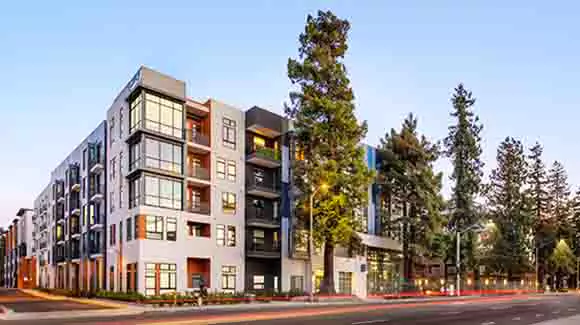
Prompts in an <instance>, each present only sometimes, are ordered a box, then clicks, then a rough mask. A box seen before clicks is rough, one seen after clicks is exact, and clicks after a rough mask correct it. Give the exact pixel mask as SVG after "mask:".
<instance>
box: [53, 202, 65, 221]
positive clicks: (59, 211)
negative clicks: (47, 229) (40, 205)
mask: <svg viewBox="0 0 580 325" xmlns="http://www.w3.org/2000/svg"><path fill="white" fill-rule="evenodd" d="M54 219H55V220H56V222H61V221H64V205H60V208H59V207H58V206H57V208H56V210H55V214H54Z"/></svg>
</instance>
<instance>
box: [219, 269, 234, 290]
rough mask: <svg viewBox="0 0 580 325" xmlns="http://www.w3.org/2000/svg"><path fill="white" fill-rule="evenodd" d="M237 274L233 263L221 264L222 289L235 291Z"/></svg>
mask: <svg viewBox="0 0 580 325" xmlns="http://www.w3.org/2000/svg"><path fill="white" fill-rule="evenodd" d="M237 274H238V272H237V268H236V266H235V265H222V272H221V276H222V291H224V292H236V277H237ZM232 284H233V285H232Z"/></svg>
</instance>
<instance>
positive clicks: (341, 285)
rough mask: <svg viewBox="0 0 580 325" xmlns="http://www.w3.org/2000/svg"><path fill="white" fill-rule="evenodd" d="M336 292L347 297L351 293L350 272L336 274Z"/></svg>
mask: <svg viewBox="0 0 580 325" xmlns="http://www.w3.org/2000/svg"><path fill="white" fill-rule="evenodd" d="M338 292H339V293H342V294H348V295H349V294H351V293H352V273H351V272H338Z"/></svg>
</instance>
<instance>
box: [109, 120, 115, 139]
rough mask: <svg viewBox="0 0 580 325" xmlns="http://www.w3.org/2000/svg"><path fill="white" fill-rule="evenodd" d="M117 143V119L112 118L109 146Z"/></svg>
mask: <svg viewBox="0 0 580 325" xmlns="http://www.w3.org/2000/svg"><path fill="white" fill-rule="evenodd" d="M113 143H115V117H114V116H113V117H111V120H110V121H109V145H112V144H113Z"/></svg>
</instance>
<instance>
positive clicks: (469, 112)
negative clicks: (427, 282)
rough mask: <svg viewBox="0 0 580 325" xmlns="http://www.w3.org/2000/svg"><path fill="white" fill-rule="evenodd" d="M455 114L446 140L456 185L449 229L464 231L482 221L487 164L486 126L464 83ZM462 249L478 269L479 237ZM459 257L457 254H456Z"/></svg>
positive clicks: (455, 100)
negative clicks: (479, 200) (479, 208)
mask: <svg viewBox="0 0 580 325" xmlns="http://www.w3.org/2000/svg"><path fill="white" fill-rule="evenodd" d="M451 103H452V104H453V111H452V112H451V117H453V119H454V123H453V124H452V125H451V126H449V134H448V135H447V137H446V138H445V141H444V143H445V147H446V152H445V153H446V155H447V156H448V157H449V158H451V162H452V164H453V173H452V174H451V180H452V181H453V182H454V184H453V190H452V205H451V212H452V215H451V219H450V221H449V227H450V229H452V230H455V231H457V230H461V229H462V228H466V227H469V226H471V225H473V224H475V223H476V222H479V221H480V220H478V219H479V216H478V215H477V213H476V209H475V207H474V204H475V198H476V197H477V195H478V194H479V193H480V190H481V178H482V176H483V171H482V168H483V162H482V161H481V152H482V150H481V135H480V134H481V130H482V128H483V125H482V124H481V123H480V122H479V118H478V117H477V116H476V115H475V114H474V113H473V105H474V104H475V98H474V97H473V96H472V93H471V91H468V90H467V89H465V87H464V86H463V84H459V85H458V86H457V87H456V88H455V93H454V94H453V96H452V98H451ZM464 237H467V238H465V240H464V241H465V242H464V243H462V245H461V247H463V248H464V251H465V252H466V255H467V256H466V258H462V260H464V261H466V263H467V265H470V266H471V267H472V268H473V267H474V266H475V258H474V248H475V236H474V234H473V233H471V232H470V233H468V236H464ZM454 254H455V253H454Z"/></svg>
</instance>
